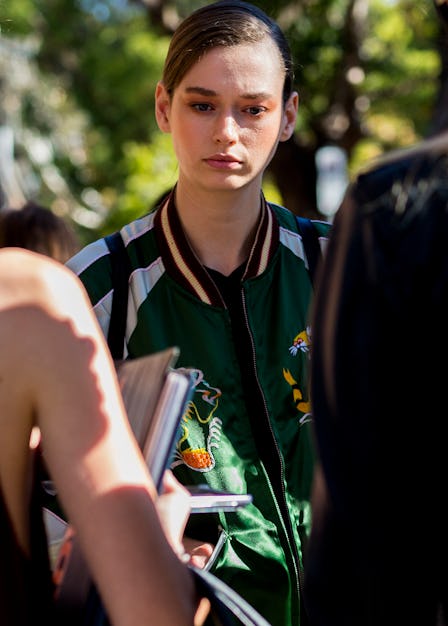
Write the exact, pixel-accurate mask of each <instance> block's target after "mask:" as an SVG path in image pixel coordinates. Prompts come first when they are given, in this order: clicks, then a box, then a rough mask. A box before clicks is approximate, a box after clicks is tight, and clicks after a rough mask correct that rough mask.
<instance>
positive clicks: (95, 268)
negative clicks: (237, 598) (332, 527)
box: [67, 194, 330, 626]
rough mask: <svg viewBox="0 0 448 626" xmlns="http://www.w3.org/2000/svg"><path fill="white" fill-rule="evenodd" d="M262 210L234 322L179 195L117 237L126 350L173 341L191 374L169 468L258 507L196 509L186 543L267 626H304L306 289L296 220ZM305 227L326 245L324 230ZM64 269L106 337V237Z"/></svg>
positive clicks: (309, 468)
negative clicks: (190, 237) (201, 542)
mask: <svg viewBox="0 0 448 626" xmlns="http://www.w3.org/2000/svg"><path fill="white" fill-rule="evenodd" d="M261 206H262V216H261V219H260V224H259V228H258V232H257V236H256V241H255V242H254V245H253V248H252V251H251V254H250V257H249V259H248V261H247V264H246V267H245V270H244V274H243V278H242V281H241V286H240V295H239V301H238V303H237V306H236V307H235V311H234V313H233V317H232V318H231V316H230V314H229V310H228V308H227V307H226V305H225V303H224V301H223V298H222V297H221V294H220V292H219V290H218V289H217V287H216V285H215V283H214V281H213V279H212V278H211V276H210V274H209V273H208V272H207V270H206V269H205V268H204V267H203V266H202V265H201V264H200V263H199V261H198V259H197V257H196V255H195V254H194V252H193V251H192V249H191V248H190V246H189V244H188V241H187V239H186V237H185V235H184V233H183V231H182V227H181V224H180V220H179V218H178V215H177V211H176V207H175V203H174V194H172V195H171V197H170V198H169V200H168V201H166V202H165V203H164V204H162V205H161V206H159V207H158V208H157V209H156V210H154V211H152V212H150V213H149V214H148V215H146V216H144V217H142V218H140V219H137V220H135V221H133V222H132V223H130V224H128V225H126V226H124V227H123V228H122V229H121V234H122V237H123V240H124V242H125V245H126V250H127V253H128V255H129V259H130V262H131V266H132V268H133V271H132V274H131V277H130V281H129V306H128V318H127V329H126V351H127V356H128V358H134V357H138V356H142V355H145V354H149V353H152V352H156V351H158V350H162V349H164V348H166V347H168V346H173V345H176V346H178V347H179V348H180V357H179V361H178V364H177V365H178V366H179V367H188V368H193V369H194V371H195V376H196V378H195V381H196V382H195V390H194V395H193V399H192V401H191V402H190V404H189V406H188V409H187V411H186V413H185V415H184V417H183V420H182V425H181V431H180V437H179V441H178V443H177V448H176V452H175V456H174V459H173V464H172V468H173V471H174V473H175V475H176V476H177V478H178V479H179V480H180V481H181V482H182V483H183V484H185V485H191V484H196V483H208V484H209V485H210V486H212V487H214V488H218V489H225V490H228V491H232V492H237V493H246V492H247V493H251V494H252V495H253V503H252V504H250V505H248V506H247V507H245V508H242V509H239V510H238V511H236V512H231V513H213V514H194V515H192V516H191V518H190V523H189V527H188V534H189V535H191V536H196V537H197V538H199V539H202V538H204V539H209V540H212V541H213V542H214V543H215V544H216V548H215V552H214V555H213V557H212V560H211V563H210V564H209V567H210V571H211V572H212V573H214V574H215V575H216V576H218V577H219V578H221V579H222V580H224V581H225V582H226V583H227V584H229V585H230V586H231V587H232V588H233V589H235V590H236V591H237V592H238V593H239V594H240V595H241V596H242V597H243V598H245V599H246V600H247V601H248V602H249V603H250V604H251V605H252V606H253V607H255V608H256V609H257V610H258V611H259V612H260V613H261V614H262V615H263V616H264V617H265V618H266V619H267V620H268V621H269V622H270V623H271V624H272V626H299V624H300V611H301V607H300V604H301V599H300V590H301V584H302V580H301V579H302V573H303V562H302V551H303V549H304V545H305V541H306V538H307V536H308V534H309V531H310V524H311V512H310V490H311V481H312V476H313V466H314V459H315V450H314V447H313V437H312V425H311V411H310V404H309V397H308V378H307V373H308V362H309V350H310V342H311V329H310V327H309V308H310V300H311V297H312V285H311V282H310V278H309V275H308V272H307V266H306V260H305V255H304V249H303V244H302V240H301V237H300V235H299V234H298V232H297V225H296V220H295V216H294V215H293V214H292V213H291V212H290V211H288V210H286V209H285V208H283V207H280V206H277V205H274V204H269V203H267V202H266V201H265V200H264V198H263V197H262V198H261ZM314 224H315V228H316V229H317V232H318V234H319V241H320V243H321V246H322V247H323V246H324V244H325V241H326V240H327V236H328V232H329V228H330V225H329V224H328V223H327V222H323V221H322V222H321V221H315V222H314ZM67 265H68V266H69V267H70V268H71V269H72V270H73V271H75V272H76V273H77V274H78V275H79V277H80V278H81V280H82V282H83V283H84V285H85V287H86V289H87V291H88V294H89V296H90V299H91V302H92V305H93V308H94V311H95V313H96V316H97V318H98V320H99V323H100V325H101V327H102V330H103V332H104V334H105V335H106V336H107V331H108V326H109V319H110V311H111V302H112V290H113V285H112V283H111V266H110V259H109V251H108V248H107V246H106V243H105V241H104V239H99V240H98V241H95V242H93V243H91V244H89V245H87V246H86V247H85V248H84V249H82V250H81V251H80V252H79V253H77V254H76V255H75V256H74V257H73V258H72V259H70V261H69V262H68V263H67ZM237 294H238V292H237ZM173 591H174V590H173Z"/></svg>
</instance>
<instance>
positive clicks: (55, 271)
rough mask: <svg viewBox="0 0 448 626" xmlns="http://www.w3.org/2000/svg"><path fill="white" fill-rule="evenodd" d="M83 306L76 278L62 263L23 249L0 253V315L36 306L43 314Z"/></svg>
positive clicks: (82, 290) (82, 297) (82, 289)
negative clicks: (14, 307) (5, 311)
mask: <svg viewBox="0 0 448 626" xmlns="http://www.w3.org/2000/svg"><path fill="white" fill-rule="evenodd" d="M72 299H74V301H75V302H76V301H83V304H85V302H86V294H85V292H84V288H83V287H82V284H81V282H80V281H79V279H78V277H77V276H76V275H75V274H74V273H73V272H72V271H71V270H69V269H68V268H67V267H65V266H64V265H63V264H62V263H59V262H58V261H55V260H54V259H52V258H50V257H48V256H45V255H43V254H39V253H36V252H31V251H30V250H25V249H23V248H1V249H0V311H1V310H5V309H8V308H10V307H13V306H26V305H32V304H34V305H36V306H38V307H40V308H43V309H46V310H47V311H49V310H51V309H54V310H57V309H68V306H67V304H68V302H72V301H73V300H72Z"/></svg>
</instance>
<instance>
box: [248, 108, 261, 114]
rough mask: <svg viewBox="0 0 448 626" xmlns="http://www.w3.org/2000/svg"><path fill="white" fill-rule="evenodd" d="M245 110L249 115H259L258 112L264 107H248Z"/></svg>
mask: <svg viewBox="0 0 448 626" xmlns="http://www.w3.org/2000/svg"><path fill="white" fill-rule="evenodd" d="M246 111H247V112H248V113H250V114H251V115H260V113H263V112H264V111H265V109H264V108H263V107H248V108H247V109H246Z"/></svg>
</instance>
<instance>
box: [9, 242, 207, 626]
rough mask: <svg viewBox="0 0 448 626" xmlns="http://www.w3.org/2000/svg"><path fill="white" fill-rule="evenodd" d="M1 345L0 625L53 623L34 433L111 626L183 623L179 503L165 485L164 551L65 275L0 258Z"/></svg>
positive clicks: (75, 285) (91, 337) (189, 607)
mask: <svg viewBox="0 0 448 626" xmlns="http://www.w3.org/2000/svg"><path fill="white" fill-rule="evenodd" d="M0 346H1V350H0V432H1V437H0V554H1V558H0V623H1V624H5V625H6V624H14V625H17V626H30V625H31V624H36V623H45V624H47V625H48V624H53V623H54V624H57V623H59V622H58V621H57V620H56V618H55V617H54V603H53V592H54V589H53V584H52V579H51V572H50V568H49V559H48V552H47V543H46V541H47V540H46V535H45V532H44V526H43V520H42V509H41V507H40V505H39V501H38V494H39V489H38V488H37V484H36V479H37V473H36V472H35V471H34V469H35V463H37V462H38V452H37V451H36V449H32V448H31V447H30V435H31V432H32V429H33V427H34V426H38V427H39V428H40V431H41V436H42V449H43V452H44V454H45V459H46V462H47V463H48V468H49V471H50V475H51V476H52V477H53V479H54V481H55V484H56V487H57V488H58V494H59V496H60V498H61V502H62V504H63V507H64V509H65V511H66V512H67V513H68V516H69V519H70V521H71V522H72V524H73V526H74V528H75V529H76V531H77V534H78V536H79V540H80V544H81V546H82V548H83V551H84V555H85V557H86V560H87V563H88V566H89V569H90V571H91V573H92V575H93V579H94V581H95V583H96V584H97V587H98V589H99V591H100V593H101V596H102V599H103V601H104V605H105V607H106V610H107V612H108V614H109V616H110V620H111V623H112V624H114V625H116V626H127V625H129V626H131V625H132V626H141V625H142V624H157V625H158V626H159V625H162V624H163V625H166V626H174V624H179V625H180V626H189V625H190V624H193V619H194V614H195V610H196V605H197V602H196V594H195V589H194V583H193V580H192V578H191V575H190V573H189V572H188V570H187V568H186V567H185V565H183V564H182V563H181V561H180V560H179V558H178V557H177V555H176V553H175V552H179V549H180V546H181V544H180V540H179V539H178V537H181V536H182V532H183V523H184V522H185V521H186V519H187V516H188V513H189V501H188V495H187V493H186V492H184V490H183V488H181V487H180V486H178V487H176V483H175V481H174V479H173V478H172V477H171V480H168V479H169V475H168V476H167V480H168V482H167V484H166V487H167V489H168V492H167V495H164V496H161V498H160V500H159V501H160V502H161V503H162V507H163V509H164V510H165V511H166V515H165V520H166V522H167V524H166V530H167V534H168V535H167V536H168V537H169V538H170V542H171V545H170V542H169V541H168V540H167V538H166V537H165V534H164V532H163V530H162V526H161V522H160V520H159V516H158V513H157V510H156V508H155V506H154V501H155V499H156V493H155V489H154V486H153V483H152V481H151V479H150V476H149V474H148V472H147V469H146V465H145V462H144V460H143V458H142V455H141V454H140V451H139V448H138V446H137V443H136V441H135V439H134V438H133V436H132V434H131V430H130V426H129V422H128V420H127V417H126V414H125V411H124V408H123V403H122V400H121V395H120V391H119V387H118V383H117V380H116V377H115V369H114V366H113V363H112V361H111V358H110V354H109V351H108V349H107V345H106V343H105V341H104V338H103V336H102V334H101V331H100V329H99V327H98V324H97V321H96V319H95V317H94V315H93V314H92V311H91V308H90V306H89V300H88V298H87V295H86V294H85V291H84V289H83V288H82V285H81V284H80V283H79V281H78V280H77V278H76V277H75V276H74V275H73V273H72V272H71V271H69V270H68V269H67V268H65V267H64V266H63V265H61V264H60V263H57V262H56V261H54V260H52V259H49V258H48V257H45V256H43V255H40V254H36V253H34V252H30V251H25V250H19V249H17V248H8V249H4V250H1V251H0ZM173 498H174V501H173ZM173 510H176V515H173ZM173 590H175V592H173Z"/></svg>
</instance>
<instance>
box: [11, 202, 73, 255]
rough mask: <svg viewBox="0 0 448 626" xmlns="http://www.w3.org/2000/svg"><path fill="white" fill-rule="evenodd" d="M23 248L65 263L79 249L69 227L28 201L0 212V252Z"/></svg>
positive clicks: (52, 214) (40, 206) (51, 212)
mask: <svg viewBox="0 0 448 626" xmlns="http://www.w3.org/2000/svg"><path fill="white" fill-rule="evenodd" d="M6 247H17V248H26V249H27V250H32V251H34V252H40V253H41V254H45V255H46V256H49V257H51V258H53V259H56V261H60V262H61V263H65V262H66V261H67V260H68V259H69V258H70V257H71V256H72V255H73V254H75V253H76V252H77V251H78V250H79V249H80V243H79V241H78V238H77V235H76V233H75V231H74V230H73V229H72V228H71V226H70V225H69V223H68V222H67V221H66V220H65V219H64V218H62V217H60V216H59V215H56V213H54V212H53V211H51V210H50V209H48V208H46V207H44V206H42V205H40V204H37V203H36V202H32V201H28V202H27V203H26V204H24V205H23V207H21V208H19V209H13V208H9V207H8V208H3V209H1V210H0V248H6Z"/></svg>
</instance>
